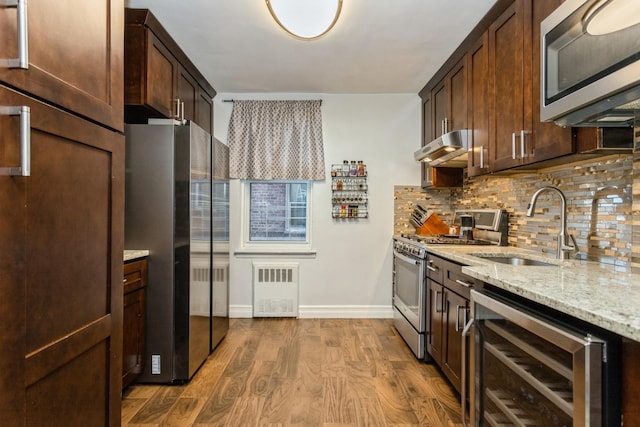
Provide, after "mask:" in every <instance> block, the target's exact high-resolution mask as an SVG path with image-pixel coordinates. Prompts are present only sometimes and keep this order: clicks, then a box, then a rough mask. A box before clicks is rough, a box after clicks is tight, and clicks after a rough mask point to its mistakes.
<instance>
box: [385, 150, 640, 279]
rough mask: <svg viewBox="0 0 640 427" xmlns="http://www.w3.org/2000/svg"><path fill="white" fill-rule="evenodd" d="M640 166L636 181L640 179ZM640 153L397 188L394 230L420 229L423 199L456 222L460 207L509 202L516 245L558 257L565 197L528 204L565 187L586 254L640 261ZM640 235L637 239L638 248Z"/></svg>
mask: <svg viewBox="0 0 640 427" xmlns="http://www.w3.org/2000/svg"><path fill="white" fill-rule="evenodd" d="M634 170H635V181H634ZM638 175H640V156H639V155H638V154H636V159H635V160H634V158H633V157H632V156H630V155H621V156H609V157H606V158H602V159H601V160H599V161H597V162H590V163H587V162H580V163H572V164H567V165H563V166H559V167H555V168H548V169H544V170H541V171H538V172H537V173H527V174H522V175H517V176H499V175H487V176H480V177H474V178H468V179H466V180H465V183H464V187H463V188H460V189H451V190H448V189H442V190H431V189H430V190H427V191H425V190H422V189H421V188H420V187H409V186H396V187H395V221H394V232H395V233H400V232H406V231H407V230H410V231H413V230H414V227H413V226H411V224H410V223H409V217H410V214H411V207H412V205H413V203H415V202H416V201H423V204H424V205H425V206H427V207H429V208H430V209H432V210H434V212H436V213H438V214H439V215H440V216H441V217H442V219H443V220H445V221H446V222H450V221H451V218H452V214H453V212H454V211H455V210H456V209H468V208H474V209H486V208H492V209H495V208H501V209H505V210H506V211H507V212H508V213H509V245H511V246H516V247H522V248H528V249H533V250H538V251H540V252H542V253H544V254H547V255H549V256H555V252H556V241H557V240H556V239H557V234H558V231H559V227H560V211H561V209H560V206H561V205H560V198H559V196H558V195H557V194H555V193H553V192H546V193H543V194H541V195H540V197H539V198H538V201H537V203H536V209H535V215H534V216H533V217H527V216H526V210H527V205H528V203H529V201H530V200H531V196H532V195H533V193H534V192H535V191H536V190H537V189H538V188H540V187H542V186H545V185H552V186H556V187H558V188H559V189H560V190H562V192H563V193H564V194H565V196H566V198H567V211H568V214H567V223H568V228H569V232H570V233H571V234H573V235H574V236H575V238H576V240H577V243H578V246H579V248H580V251H579V253H578V254H577V256H578V257H580V258H583V259H590V260H594V261H600V262H603V263H607V264H615V265H618V266H622V267H631V266H632V265H634V266H637V265H640V264H639V262H640V254H639V253H638V252H639V249H638V247H637V245H638V243H640V242H639V239H640V230H639V229H640V217H639V216H638V215H639V211H640V178H638ZM633 242H636V246H635V249H634V246H633Z"/></svg>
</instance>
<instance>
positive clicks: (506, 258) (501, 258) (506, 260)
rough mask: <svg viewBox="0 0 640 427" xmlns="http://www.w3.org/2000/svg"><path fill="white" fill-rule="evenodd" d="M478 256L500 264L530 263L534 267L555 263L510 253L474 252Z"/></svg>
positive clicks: (552, 265)
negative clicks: (488, 253)
mask: <svg viewBox="0 0 640 427" xmlns="http://www.w3.org/2000/svg"><path fill="white" fill-rule="evenodd" d="M475 256H477V257H478V258H482V259H486V260H487V261H493V262H499V263H501V264H510V265H530V266H536V267H554V266H555V264H551V263H548V262H544V261H538V260H535V259H531V258H522V257H519V256H512V255H483V254H476V255H475Z"/></svg>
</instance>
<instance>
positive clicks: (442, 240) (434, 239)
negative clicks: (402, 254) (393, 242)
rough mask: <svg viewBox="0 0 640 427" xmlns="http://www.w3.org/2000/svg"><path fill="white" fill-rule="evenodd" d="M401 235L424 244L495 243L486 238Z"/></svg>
mask: <svg viewBox="0 0 640 427" xmlns="http://www.w3.org/2000/svg"><path fill="white" fill-rule="evenodd" d="M402 237H404V238H406V239H409V240H413V241H415V242H418V243H423V244H426V245H495V243H492V242H489V241H487V240H466V239H460V238H459V237H458V236H448V235H446V236H444V235H443V236H421V235H418V234H403V235H402Z"/></svg>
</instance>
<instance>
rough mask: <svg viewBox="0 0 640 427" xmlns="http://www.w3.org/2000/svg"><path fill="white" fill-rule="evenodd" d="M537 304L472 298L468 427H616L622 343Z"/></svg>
mask: <svg viewBox="0 0 640 427" xmlns="http://www.w3.org/2000/svg"><path fill="white" fill-rule="evenodd" d="M532 304H533V303H528V302H527V303H526V305H525V304H523V302H522V301H516V300H515V299H510V298H508V297H505V296H504V295H499V294H495V293H492V292H491V291H488V290H482V291H472V292H471V307H472V318H473V319H472V321H471V322H470V323H469V326H471V325H472V327H471V328H465V329H466V330H467V331H469V330H470V331H472V333H471V335H472V339H471V340H470V341H471V343H472V344H471V349H470V359H471V360H470V361H469V362H470V363H469V375H470V377H469V379H470V380H471V381H470V382H469V384H470V400H469V402H470V408H469V409H470V410H469V415H470V422H471V425H472V426H496V427H497V426H522V427H524V426H527V427H528V426H545V427H551V426H564V427H577V426H613V425H615V426H619V425H620V391H619V390H620V373H619V366H620V363H619V359H618V358H619V339H616V337H615V336H614V335H612V334H609V333H607V332H606V331H602V330H600V329H597V330H596V329H595V327H591V325H587V324H585V323H583V322H580V321H578V320H577V319H571V318H567V317H566V316H565V315H563V314H561V313H550V312H548V311H547V312H546V313H545V312H544V311H542V310H541V311H538V310H536V311H534V310H532ZM540 308H544V307H540ZM465 376H466V375H465ZM465 395H466V393H465ZM465 409H466V407H465ZM464 412H465V414H466V410H465V411H464Z"/></svg>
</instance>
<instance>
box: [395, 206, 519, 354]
mask: <svg viewBox="0 0 640 427" xmlns="http://www.w3.org/2000/svg"><path fill="white" fill-rule="evenodd" d="M461 217H471V218H473V220H472V221H471V220H465V224H467V225H468V224H471V223H473V224H474V226H473V227H472V229H471V231H470V232H469V231H467V232H465V236H466V237H467V238H465V239H461V238H459V237H458V236H449V235H419V234H415V233H411V234H402V235H400V236H395V237H394V242H393V313H394V314H393V323H394V325H395V328H396V329H397V330H398V332H399V333H400V335H401V336H402V338H403V339H404V340H405V342H406V343H407V345H408V346H409V348H410V349H411V351H412V352H413V353H414V354H415V355H416V357H417V358H418V359H424V358H425V357H427V354H426V350H425V347H426V345H425V331H426V322H427V309H426V308H427V307H428V295H427V291H426V287H427V277H428V274H429V268H428V267H427V250H428V247H429V245H440V244H448V245H496V246H497V245H502V246H504V245H506V244H507V234H508V215H507V212H506V211H505V210H502V209H476V210H460V211H456V212H455V214H454V223H456V222H457V223H459V222H460V218H461ZM466 221H469V222H468V223H467V222H466Z"/></svg>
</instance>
